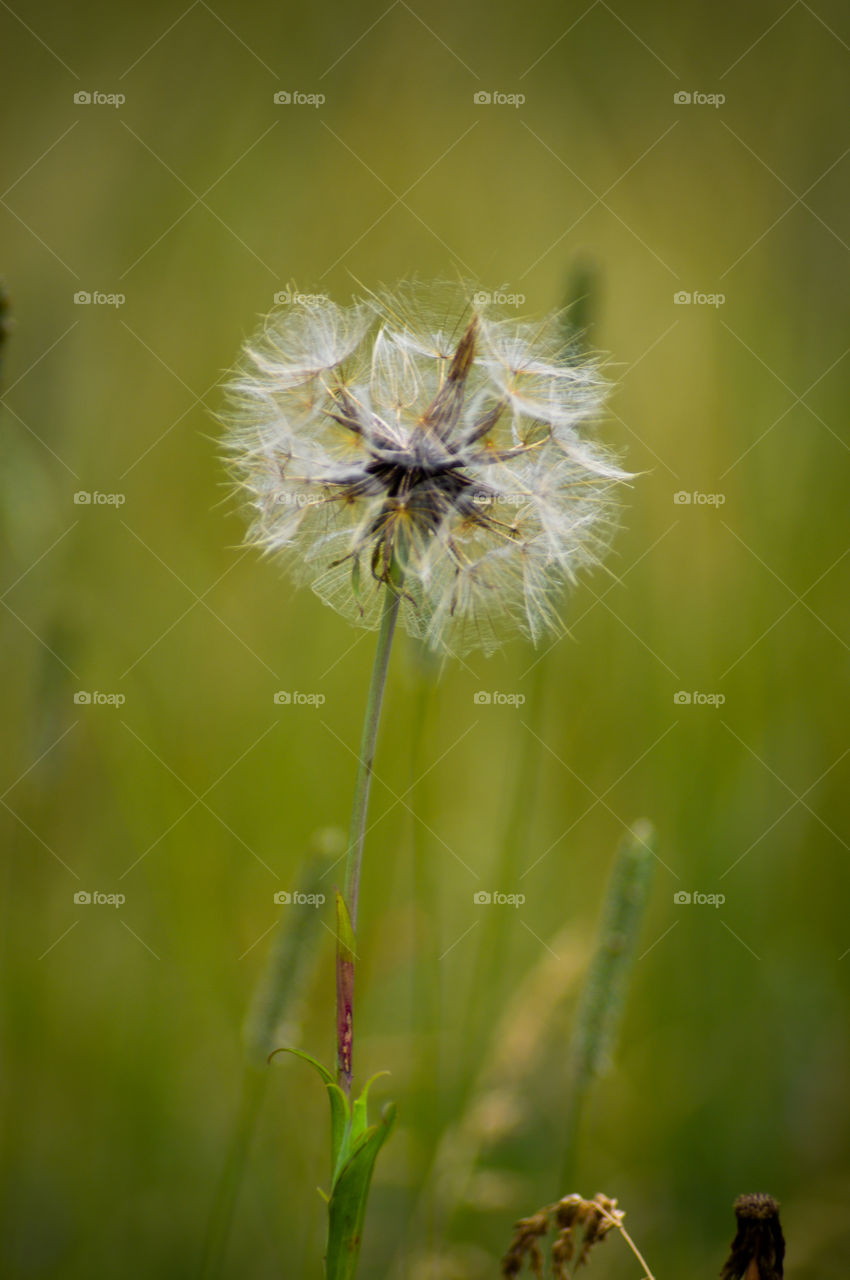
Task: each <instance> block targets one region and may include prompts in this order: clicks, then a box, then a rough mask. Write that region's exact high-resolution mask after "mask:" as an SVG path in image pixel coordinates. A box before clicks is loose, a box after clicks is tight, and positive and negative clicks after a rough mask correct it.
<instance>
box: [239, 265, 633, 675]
mask: <svg viewBox="0 0 850 1280" xmlns="http://www.w3.org/2000/svg"><path fill="white" fill-rule="evenodd" d="M228 391H229V397H230V410H229V412H228V413H227V415H226V422H227V426H228V432H227V436H226V440H225V444H226V449H227V453H228V456H229V460H230V462H231V465H232V468H233V471H234V473H235V475H236V478H237V480H238V483H239V485H240V487H241V488H242V490H243V491H244V492H245V493H246V494H247V497H248V501H249V503H250V507H251V510H252V523H251V530H250V534H249V537H250V539H251V540H252V541H253V542H255V543H256V544H257V545H259V546H260V547H261V548H262V549H263V550H265V551H267V552H270V553H275V554H279V555H280V556H281V557H282V559H283V560H285V561H286V562H287V563H288V566H289V569H290V571H291V573H292V574H293V576H294V577H295V579H296V580H297V581H299V582H303V583H306V584H309V585H310V586H311V587H312V588H313V590H314V591H315V592H316V593H317V594H318V595H319V596H320V597H321V598H322V599H323V600H325V601H326V602H327V603H328V604H330V605H331V606H332V607H333V608H335V609H336V610H338V611H339V612H340V613H342V614H343V615H345V616H346V617H348V618H349V619H350V620H352V621H353V622H356V623H359V624H361V625H364V626H376V625H377V622H378V618H379V615H380V610H381V599H382V594H383V591H384V588H385V586H386V584H388V583H390V582H391V581H392V582H393V583H394V584H396V586H398V583H399V581H401V587H400V590H401V593H402V600H401V615H400V616H401V618H402V620H403V622H404V624H405V626H406V628H407V630H408V631H409V632H410V633H411V634H412V635H415V636H418V637H420V638H422V639H423V640H425V641H426V642H427V643H428V644H429V645H431V646H432V647H433V648H435V649H439V648H442V647H446V648H448V649H450V650H452V651H454V652H458V651H463V650H466V649H469V648H473V647H481V648H483V649H484V650H485V651H486V652H490V651H492V650H493V649H495V648H496V647H497V645H498V644H499V643H500V641H501V639H502V638H503V637H504V635H505V634H506V632H508V631H510V630H514V629H519V630H520V631H522V632H524V633H525V634H526V635H528V636H530V637H531V638H532V639H533V640H534V641H537V640H539V639H540V638H541V637H542V636H543V635H544V634H545V633H546V632H548V631H558V630H559V629H561V622H560V618H559V613H558V607H559V601H560V599H561V598H562V596H563V591H564V589H565V588H566V587H568V586H569V585H571V584H573V583H574V582H575V581H576V577H577V575H578V573H579V572H580V571H581V570H583V569H585V568H588V567H590V566H592V565H594V564H596V563H597V562H598V561H599V560H600V559H601V557H602V555H603V554H604V552H605V550H606V548H607V545H608V542H609V540H610V535H611V532H612V529H613V527H614V524H615V520H614V515H615V510H616V501H615V492H614V490H615V487H616V486H617V485H619V484H620V483H622V482H623V481H624V480H627V479H629V476H628V474H627V473H626V472H624V471H622V470H621V469H620V467H619V466H618V464H617V462H616V460H615V459H614V458H613V457H612V455H611V454H610V453H609V452H608V451H607V450H606V449H605V448H604V447H603V446H602V445H601V444H599V443H598V441H597V440H596V439H595V438H594V435H593V433H592V428H593V426H594V424H595V422H596V420H597V419H598V418H599V415H600V411H601V408H602V404H603V399H604V392H605V383H604V381H603V379H602V378H601V376H600V374H599V371H598V368H597V366H596V365H595V364H594V363H593V362H592V361H590V360H581V359H577V358H576V357H575V354H574V352H572V353H568V352H567V351H566V350H565V344H564V340H563V337H562V333H561V328H560V317H559V316H558V315H551V316H549V317H547V318H546V319H544V320H543V321H542V322H540V323H536V324H535V323H531V322H524V321H520V320H517V319H514V318H507V317H505V316H503V315H500V314H498V313H497V312H496V311H495V310H491V309H490V308H487V307H480V306H477V305H476V306H472V305H471V303H470V302H469V295H465V294H464V293H463V291H459V290H458V289H453V288H449V289H444V288H443V287H441V286H433V287H430V288H428V287H425V286H419V285H402V286H400V287H399V289H398V290H397V291H395V292H394V293H393V294H389V293H387V294H384V295H381V296H371V297H369V298H366V299H363V300H359V301H356V302H354V303H353V304H352V305H351V306H347V307H342V306H338V305H336V304H335V303H333V302H331V301H329V300H323V299H321V298H312V297H311V298H308V299H307V300H306V301H303V302H300V303H298V304H295V305H291V304H290V305H286V306H284V307H281V308H278V309H277V310H275V311H274V312H272V314H271V315H270V316H269V317H268V318H267V319H266V321H265V322H264V324H263V326H262V327H261V330H260V332H259V333H258V334H257V335H256V336H255V338H254V339H252V340H251V341H250V342H249V343H248V344H247V345H246V348H245V352H244V357H243V360H242V362H241V365H240V367H239V369H238V371H237V372H236V374H235V375H234V377H233V380H232V381H231V383H230V384H229V388H228Z"/></svg>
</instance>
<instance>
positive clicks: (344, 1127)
mask: <svg viewBox="0 0 850 1280" xmlns="http://www.w3.org/2000/svg"><path fill="white" fill-rule="evenodd" d="M275 1053H293V1054H294V1055H295V1057H296V1058H303V1059H304V1061H305V1062H309V1063H310V1066H311V1067H314V1068H315V1069H316V1071H318V1073H319V1075H320V1076H321V1077H322V1080H323V1081H324V1083H325V1088H326V1089H327V1091H328V1097H329V1098H330V1103H331V1170H332V1171H333V1172H334V1174H335V1172H336V1169H337V1167H338V1165H339V1164H340V1163H341V1161H340V1156H341V1155H342V1156H343V1161H344V1159H345V1156H344V1155H343V1147H345V1146H346V1145H347V1138H348V1130H349V1129H350V1127H351V1107H350V1105H349V1101H348V1098H346V1096H345V1094H344V1093H343V1091H342V1089H340V1087H339V1085H338V1084H337V1083H336V1081H335V1080H334V1078H333V1075H332V1073H331V1072H330V1071H329V1070H328V1068H327V1067H326V1066H325V1065H324V1064H323V1063H321V1062H319V1060H318V1058H314V1057H313V1056H312V1054H309V1053H305V1052H304V1050H303V1049H290V1048H288V1047H284V1048H282V1049H275ZM373 1078H374V1077H373Z"/></svg>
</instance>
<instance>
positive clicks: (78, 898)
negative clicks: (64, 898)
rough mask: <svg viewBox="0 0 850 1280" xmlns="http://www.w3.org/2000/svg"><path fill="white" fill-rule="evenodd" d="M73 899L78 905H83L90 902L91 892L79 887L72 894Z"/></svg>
mask: <svg viewBox="0 0 850 1280" xmlns="http://www.w3.org/2000/svg"><path fill="white" fill-rule="evenodd" d="M74 901H75V902H76V903H77V905H78V906H81V907H85V906H88V904H89V903H90V902H91V894H90V893H86V891H85V889H79V890H78V891H77V892H76V893H75V894H74Z"/></svg>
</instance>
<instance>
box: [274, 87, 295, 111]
mask: <svg viewBox="0 0 850 1280" xmlns="http://www.w3.org/2000/svg"><path fill="white" fill-rule="evenodd" d="M274 100H275V102H276V103H277V105H278V106H279V107H285V106H287V105H288V104H289V103H290V102H291V101H292V94H291V93H287V91H286V89H279V90H278V91H277V93H276V94H275V95H274Z"/></svg>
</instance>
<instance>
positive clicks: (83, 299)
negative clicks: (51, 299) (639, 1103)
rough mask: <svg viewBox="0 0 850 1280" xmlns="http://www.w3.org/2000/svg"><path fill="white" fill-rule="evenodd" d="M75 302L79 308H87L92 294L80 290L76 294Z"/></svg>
mask: <svg viewBox="0 0 850 1280" xmlns="http://www.w3.org/2000/svg"><path fill="white" fill-rule="evenodd" d="M74 302H75V303H76V305H77V306H78V307H87V306H88V305H89V303H90V302H91V294H90V293H87V292H86V290H85V289H80V290H78V292H77V293H75V294H74Z"/></svg>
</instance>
